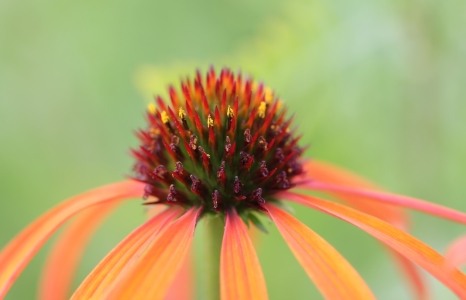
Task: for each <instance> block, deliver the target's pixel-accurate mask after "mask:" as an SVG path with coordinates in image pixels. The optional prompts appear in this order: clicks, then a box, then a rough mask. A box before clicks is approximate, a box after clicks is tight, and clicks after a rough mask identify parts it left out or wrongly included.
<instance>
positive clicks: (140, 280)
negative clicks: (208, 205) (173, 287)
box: [104, 207, 201, 300]
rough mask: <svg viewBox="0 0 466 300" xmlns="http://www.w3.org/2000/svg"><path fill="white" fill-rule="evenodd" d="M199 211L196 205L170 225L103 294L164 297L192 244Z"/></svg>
mask: <svg viewBox="0 0 466 300" xmlns="http://www.w3.org/2000/svg"><path fill="white" fill-rule="evenodd" d="M200 211H201V209H200V208H194V207H193V208H191V209H189V210H188V211H187V212H186V213H185V214H184V215H183V216H181V217H180V218H179V219H178V220H176V221H175V222H173V223H171V224H169V225H167V226H166V227H165V229H164V230H162V232H160V233H159V234H158V235H157V237H156V239H155V240H154V242H153V243H152V244H151V245H150V246H149V247H148V248H147V249H146V250H145V252H144V254H142V256H141V257H140V258H138V261H137V263H136V264H135V265H134V266H133V267H132V268H131V269H130V270H128V271H127V272H126V273H125V274H124V276H123V278H121V280H119V281H117V282H115V283H114V285H113V287H114V288H113V289H112V290H111V291H110V293H109V295H108V297H104V298H110V299H155V300H158V299H163V298H164V296H165V294H166V292H167V290H168V288H169V287H170V284H171V283H172V281H173V279H174V278H175V276H176V274H177V272H178V270H179V269H180V268H181V265H182V263H183V261H184V259H185V257H186V254H187V253H188V250H189V248H190V246H191V241H192V239H193V234H194V228H195V226H196V221H197V218H198V216H199V213H200Z"/></svg>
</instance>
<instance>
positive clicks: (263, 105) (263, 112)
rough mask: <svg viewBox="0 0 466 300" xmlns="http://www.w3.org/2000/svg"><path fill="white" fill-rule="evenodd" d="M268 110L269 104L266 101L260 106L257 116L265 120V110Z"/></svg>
mask: <svg viewBox="0 0 466 300" xmlns="http://www.w3.org/2000/svg"><path fill="white" fill-rule="evenodd" d="M266 109H267V104H266V103H265V101H262V102H261V104H260V105H259V110H258V111H257V114H258V115H259V117H260V118H262V119H263V118H265V110H266Z"/></svg>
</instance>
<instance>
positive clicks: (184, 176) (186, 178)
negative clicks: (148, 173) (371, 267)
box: [172, 161, 191, 189]
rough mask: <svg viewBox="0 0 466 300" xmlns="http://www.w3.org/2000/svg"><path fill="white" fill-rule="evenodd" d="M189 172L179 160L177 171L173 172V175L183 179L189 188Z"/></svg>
mask: <svg viewBox="0 0 466 300" xmlns="http://www.w3.org/2000/svg"><path fill="white" fill-rule="evenodd" d="M189 175H191V174H189V173H188V172H186V170H185V169H184V168H183V164H182V163H181V162H179V161H177V162H176V163H175V171H173V172H172V176H173V177H175V178H176V179H178V180H179V181H181V182H182V183H183V184H184V185H185V186H186V187H187V188H188V189H189V188H190V180H189Z"/></svg>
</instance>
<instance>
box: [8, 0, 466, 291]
mask: <svg viewBox="0 0 466 300" xmlns="http://www.w3.org/2000/svg"><path fill="white" fill-rule="evenodd" d="M465 28H466V2H465V1H462V0H446V1H434V0H424V1H421V0H417V1H413V0H412V1H367V0H353V1H345V0H343V1H270V0H269V1H225V2H221V3H220V2H219V1H196V2H195V1H171V2H161V1H144V2H143V1H132V2H127V3H126V2H125V1H73V2H71V1H66V2H63V1H61V2H60V1H32V0H26V1H13V0H2V1H0V192H1V201H0V228H1V231H0V247H3V245H5V244H6V243H7V242H8V241H9V240H10V239H11V238H12V237H13V236H14V235H15V234H16V233H18V232H19V231H20V230H21V229H22V228H23V227H24V226H26V225H27V224H28V223H29V222H30V221H32V220H33V219H34V218H36V217H37V216H39V215H40V214H41V213H42V212H44V211H46V210H47V209H49V208H50V207H52V206H53V205H54V204H56V203H59V202H60V201H61V200H63V199H65V198H66V197H69V196H71V195H75V194H77V193H80V192H83V191H85V190H88V189H90V188H93V187H97V186H99V185H102V184H105V183H109V182H113V181H116V180H120V179H122V178H124V176H125V175H127V174H129V172H130V170H131V164H132V160H131V158H130V157H129V155H127V154H128V148H129V147H130V146H136V144H137V142H136V139H135V138H134V136H133V130H134V129H136V128H138V127H140V126H143V124H144V120H143V117H142V116H143V111H144V109H145V107H146V104H147V103H148V101H150V98H151V95H152V94H155V93H160V92H161V93H165V87H166V86H167V84H168V83H169V82H172V81H175V83H176V82H177V81H178V79H179V77H180V76H185V75H191V74H193V71H194V68H200V69H201V70H206V69H207V68H208V67H209V65H210V64H213V65H214V66H216V68H217V70H218V69H220V68H221V67H223V66H230V67H231V68H233V69H234V70H237V69H239V68H241V69H242V70H243V71H244V72H248V73H250V74H252V75H253V76H254V77H255V78H257V79H260V80H264V82H266V83H267V84H268V85H269V86H271V87H273V88H274V89H275V90H276V91H277V92H278V94H279V95H281V97H282V98H283V99H284V100H285V101H286V103H287V105H288V106H289V107H290V111H294V112H296V121H297V123H298V124H299V128H300V130H301V132H303V133H305V137H304V139H303V140H304V142H306V143H311V144H312V147H311V148H310V150H309V151H308V152H307V154H308V155H309V156H312V157H315V158H318V159H323V160H328V161H331V162H333V163H336V164H338V165H341V166H344V167H347V168H349V169H352V170H354V171H356V172H358V173H360V174H362V175H365V176H366V177H368V178H370V179H372V180H373V181H375V182H377V183H379V184H380V185H382V186H384V187H386V188H388V189H390V190H392V191H394V192H398V193H402V194H407V195H412V196H416V197H420V198H424V199H427V200H430V201H433V202H437V203H441V204H444V205H447V206H450V207H453V208H456V209H460V210H463V211H466V202H465V200H464V199H465V197H466V184H465V183H464V181H465V178H466V134H465V133H466V120H465V117H466V38H465V35H464V29H465ZM296 215H297V216H298V218H299V219H301V220H302V221H303V222H305V223H306V224H308V225H309V226H310V227H312V228H313V229H314V230H315V231H317V232H318V233H320V234H321V235H322V236H323V237H324V238H325V239H327V240H328V241H330V242H331V243H332V244H333V245H334V246H335V247H336V248H337V249H338V250H339V251H341V252H342V253H343V255H344V256H345V257H346V258H347V259H348V260H349V261H350V262H351V263H352V264H353V265H354V266H355V267H356V268H357V270H358V271H359V272H360V273H361V274H362V276H363V277H364V278H365V279H366V280H367V281H368V283H369V285H370V287H371V288H372V289H373V291H374V292H375V294H376V296H377V297H378V298H380V299H410V298H411V294H410V291H409V290H408V289H407V288H406V285H405V284H404V283H403V281H404V278H402V277H401V276H399V275H398V273H397V268H396V266H395V265H394V264H393V263H392V262H391V261H389V260H388V256H387V254H386V252H385V251H384V250H383V249H382V248H381V247H380V245H379V244H378V243H376V242H375V241H374V240H373V239H372V238H371V237H369V236H368V235H366V234H365V233H362V232H361V231H359V230H357V229H356V228H352V227H351V225H348V224H346V223H343V222H341V221H338V220H334V219H332V218H329V217H326V216H324V215H322V214H320V213H316V212H312V211H310V210H309V209H306V208H300V207H296ZM412 215H413V222H412V228H413V234H414V235H415V236H416V237H419V238H421V239H422V240H424V241H426V242H427V243H428V244H430V245H432V246H433V247H434V248H435V249H437V250H438V251H444V249H445V246H446V245H447V244H448V242H450V241H451V240H452V239H454V238H455V237H457V236H458V235H460V234H461V233H463V232H465V231H466V230H465V228H464V227H462V226H459V225H456V224H452V223H449V222H446V221H442V220H438V219H435V218H433V217H429V216H423V215H421V214H419V213H413V214H412ZM144 218H145V216H144V212H143V208H142V206H140V205H139V204H138V202H134V201H131V202H129V203H127V204H126V205H124V206H123V207H122V208H121V209H120V210H119V211H118V212H117V213H116V214H115V215H113V217H112V218H111V219H110V220H109V221H108V222H106V223H105V225H104V226H103V227H102V230H100V231H99V232H98V233H97V234H96V237H95V238H94V239H93V241H92V244H91V246H90V247H89V249H88V251H87V252H86V254H85V258H84V260H83V262H82V264H81V267H80V270H79V276H78V277H79V278H78V279H79V280H82V278H83V277H84V276H85V274H87V273H88V272H89V271H90V270H91V269H92V267H93V266H95V264H96V263H97V262H98V261H99V259H100V258H102V257H103V255H104V254H105V253H107V252H108V251H109V249H111V248H112V247H113V246H114V245H115V244H116V243H117V242H118V241H120V240H121V239H122V238H123V237H124V236H125V235H126V234H127V233H128V232H130V231H131V229H133V228H134V227H135V226H137V225H138V224H140V223H141V222H143V220H144ZM200 242H202V241H200V240H199V239H198V240H196V243H200ZM49 246H50V245H49V244H47V246H46V247H45V249H44V250H43V251H41V252H40V253H39V255H37V257H36V258H35V259H34V260H33V262H32V263H31V264H30V266H29V267H28V268H27V269H26V271H25V272H24V273H23V275H22V276H21V277H20V278H19V280H18V281H17V283H16V284H15V285H14V286H13V288H12V289H11V291H10V293H9V295H8V297H7V299H32V298H34V297H35V295H36V291H37V284H38V278H39V276H40V269H41V267H42V264H43V261H44V259H45V257H46V256H45V254H46V250H47V248H48V247H49ZM258 252H259V257H260V260H261V263H262V267H263V270H264V273H265V277H266V281H267V285H268V290H269V294H270V298H271V299H285V298H287V299H310V298H312V299H320V297H321V296H320V295H319V294H318V292H317V291H316V289H315V287H314V286H313V284H312V283H311V282H310V280H309V279H308V277H307V276H306V275H305V273H304V271H302V269H301V267H300V266H299V264H298V263H297V262H296V261H295V259H294V257H293V256H292V254H291V253H290V251H289V250H288V248H287V246H286V244H285V243H284V241H283V240H282V239H281V237H280V236H279V234H278V232H277V231H276V229H275V228H274V227H273V225H272V224H270V233H269V234H268V235H264V236H263V238H262V240H261V243H260V248H259V250H258ZM196 262H197V265H198V266H199V265H202V258H200V257H199V258H198V259H197V260H196ZM79 280H77V282H78V281H79ZM429 280H430V283H431V288H432V290H433V291H434V293H435V297H434V299H455V296H453V295H452V294H451V293H450V292H449V291H448V290H447V289H446V288H444V287H443V286H441V285H440V284H439V283H437V281H436V280H435V279H433V278H432V277H429Z"/></svg>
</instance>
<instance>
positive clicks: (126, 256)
mask: <svg viewBox="0 0 466 300" xmlns="http://www.w3.org/2000/svg"><path fill="white" fill-rule="evenodd" d="M169 95H170V102H171V103H170V104H167V103H166V102H165V101H164V100H163V99H162V98H161V97H157V98H156V101H155V104H150V105H149V107H148V110H147V120H148V127H147V128H146V129H144V130H140V131H139V132H138V133H137V136H138V137H139V139H140V141H141V145H140V147H139V148H138V149H134V150H133V151H132V154H133V156H134V157H135V160H136V163H135V165H134V177H133V178H131V179H129V180H126V181H123V182H119V183H114V184H110V185H107V186H104V187H100V188H97V189H95V190H92V191H90V192H87V193H84V194H82V195H78V196H75V197H73V198H71V199H69V200H66V201H65V202H63V203H62V204H60V205H58V206H56V207H55V208H53V209H51V210H50V211H49V212H47V213H45V214H44V215H42V216H41V217H40V218H38V219H37V220H36V221H34V222H33V223H32V224H31V225H29V226H28V227H27V228H26V229H24V230H23V231H22V232H21V233H20V234H19V235H18V236H17V237H16V238H15V239H14V240H13V241H11V242H10V243H9V244H8V245H6V246H5V248H4V249H3V250H2V252H1V253H0V298H3V297H4V296H5V294H6V293H7V291H8V289H9V288H10V286H11V285H12V284H13V282H14V280H15V279H16V277H17V276H19V274H20V273H21V271H22V270H23V269H24V267H25V266H26V265H27V263H28V262H29V261H30V260H31V258H32V257H33V256H34V254H35V253H36V252H37V251H38V250H39V249H40V247H41V246H42V245H43V244H44V243H45V241H46V240H47V239H48V238H49V237H50V236H51V235H52V234H53V233H54V232H55V231H56V230H57V229H58V228H59V227H60V226H61V225H62V224H64V223H65V222H66V221H67V220H68V219H70V218H71V217H73V216H75V215H78V218H77V219H75V220H74V221H73V223H71V226H69V227H67V228H66V229H65V231H64V233H63V235H62V236H61V237H60V238H59V240H58V242H57V243H56V244H55V246H54V248H53V249H52V252H51V255H50V259H49V261H48V263H47V266H46V269H45V273H44V276H43V278H42V285H41V293H40V296H41V298H43V299H63V298H66V296H67V293H68V289H69V286H70V281H71V276H72V274H73V272H74V270H75V268H76V265H77V262H78V260H79V257H80V254H81V252H82V248H83V246H84V242H85V241H86V240H87V238H88V237H89V235H90V234H91V233H92V232H93V231H94V230H95V228H96V227H97V225H98V223H99V221H101V220H102V219H103V217H104V216H106V215H107V214H109V213H110V212H111V210H112V209H113V208H115V207H116V206H117V205H118V204H120V203H121V202H122V201H124V200H125V199H128V198H137V197H139V198H140V197H143V198H144V204H145V205H147V206H149V207H153V211H154V214H153V216H151V217H150V218H149V219H148V220H147V221H146V222H145V223H143V224H142V225H141V226H140V227H138V228H136V229H135V230H134V231H133V232H132V233H130V234H129V235H128V236H127V237H126V238H125V239H124V240H123V241H121V242H120V243H119V244H118V245H117V246H116V247H115V248H114V249H113V250H112V251H111V252H110V253H109V254H108V255H107V256H106V257H105V258H104V259H103V260H102V261H101V262H100V263H99V264H98V265H97V266H96V267H95V269H94V270H93V271H92V272H91V273H90V274H89V275H88V276H87V277H86V278H85V280H84V281H83V282H82V283H81V285H80V286H79V287H78V289H77V290H76V291H75V292H74V294H73V296H72V298H73V299H89V298H93V299H97V298H98V299H100V298H112V299H128V298H131V299H162V298H164V297H165V296H166V293H167V291H168V290H169V288H170V286H171V283H172V282H173V281H174V278H175V277H176V276H185V277H186V276H187V274H186V271H183V270H184V267H183V264H184V262H185V260H186V257H187V255H188V252H189V248H190V245H191V242H192V239H193V234H194V230H195V228H196V224H197V223H198V222H199V221H200V220H201V219H209V220H210V222H209V226H210V227H211V228H212V229H213V231H217V232H219V231H220V232H221V233H222V234H221V235H218V234H217V235H215V234H213V235H212V237H211V238H212V243H213V244H212V245H215V243H217V244H218V245H220V244H221V249H220V250H219V251H218V253H216V255H217V256H219V257H217V258H216V255H213V256H212V262H213V266H214V267H213V268H212V271H213V274H214V276H213V277H212V278H213V281H212V288H213V290H214V295H213V298H217V297H218V296H219V295H218V294H215V293H216V291H217V290H216V287H219V289H218V291H219V294H220V296H221V299H223V300H225V299H267V289H266V283H265V280H264V277H263V275H262V271H261V267H260V265H259V261H258V258H257V256H256V253H255V250H254V246H253V243H252V240H251V238H250V236H249V235H248V231H247V227H246V226H249V224H253V226H256V227H258V228H263V227H264V225H263V224H262V223H261V217H258V216H262V217H264V216H265V217H268V218H270V219H271V220H272V221H273V222H274V223H275V225H276V226H277V228H278V230H279V232H280V233H281V235H282V236H283V238H284V240H285V241H286V242H287V244H288V246H289V247H290V249H291V251H292V252H293V254H294V255H295V256H296V258H297V260H298V261H299V262H300V264H301V265H302V267H303V268H304V270H305V271H306V273H307V274H308V276H309V277H310V278H311V279H312V281H313V282H314V284H315V285H316V286H317V288H318V289H319V291H320V292H321V293H322V295H323V296H324V297H325V298H327V299H374V296H373V294H372V292H371V290H370V289H369V287H368V286H367V285H366V283H365V281H364V280H363V279H362V278H361V276H360V275H359V274H358V273H357V272H356V270H354V268H353V267H352V266H351V265H350V264H349V263H348V262H347V261H346V260H345V259H344V258H343V257H342V256H341V255H340V254H339V253H338V251H336V250H335V249H334V248H333V247H332V246H331V245H330V244H329V243H328V242H326V241H325V240H324V239H323V238H321V237H320V236H319V235H318V234H317V233H315V232H314V231H313V230H312V229H310V228H308V227H307V226H305V225H304V224H303V223H301V222H300V221H299V220H297V219H296V218H295V217H293V216H292V215H291V214H290V213H288V212H287V211H286V210H285V209H284V208H283V207H284V206H283V203H284V202H285V201H291V202H296V203H299V204H302V205H304V206H308V207H311V208H313V209H315V210H318V211H321V212H323V213H326V214H329V215H332V216H334V217H336V218H339V219H341V220H343V221H346V222H348V223H350V224H352V225H354V226H357V227H359V228H360V229H362V230H364V231H365V232H367V233H369V234H370V235H372V236H374V237H375V238H376V239H378V240H379V241H381V242H382V243H383V244H384V245H386V246H387V247H388V248H389V249H391V250H392V253H393V257H394V259H396V260H397V261H399V263H400V265H401V266H402V267H403V272H404V273H405V274H406V275H407V276H408V279H409V281H410V282H411V285H412V287H413V289H414V292H415V293H416V298H418V299H426V298H427V297H428V291H427V289H426V286H425V283H424V281H423V279H422V277H421V275H420V274H419V272H418V270H417V268H416V266H415V265H418V266H420V267H421V268H423V269H425V270H426V271H427V272H429V273H430V274H432V275H433V276H435V277H436V278H437V279H438V280H439V281H441V282H442V283H443V284H444V285H445V286H447V287H448V288H450V289H451V290H452V291H453V292H454V293H455V294H456V295H458V296H459V297H460V298H466V276H465V274H463V273H462V272H461V271H460V270H458V269H457V268H456V267H455V266H454V265H453V263H454V262H455V260H454V259H446V258H445V257H443V256H442V255H440V254H439V253H437V252H436V251H435V250H433V249H432V248H431V247H429V246H428V245H426V244H424V243H423V242H421V241H420V240H418V239H416V238H414V237H413V236H411V235H410V234H408V233H407V232H406V229H407V217H406V215H405V213H404V211H403V210H402V208H410V209H415V210H419V211H422V212H425V213H429V214H432V215H435V216H438V217H442V218H446V219H449V220H452V221H456V222H459V223H463V224H466V214H464V213H461V212H458V211H455V210H452V209H449V208H445V207H443V206H440V205H436V204H432V203H429V202H425V201H422V200H418V199H414V198H410V197H406V196H399V195H394V194H390V193H387V192H384V191H382V190H381V189H379V188H378V187H376V186H375V185H373V184H371V183H369V182H367V181H365V180H363V179H361V178H359V177H358V176H356V175H354V174H351V173H350V172H348V171H345V170H342V169H341V168H338V167H336V166H332V165H330V164H327V163H323V162H319V161H315V160H311V161H309V160H305V159H304V158H303V156H302V155H303V150H304V148H302V147H300V146H299V145H298V142H299V140H300V136H297V135H296V132H295V130H294V129H293V127H291V124H292V118H290V117H287V114H286V112H287V111H286V108H285V107H284V106H283V104H282V101H281V100H280V99H279V98H278V97H277V96H276V95H275V93H274V91H273V90H272V89H270V88H269V87H266V86H264V85H263V84H258V83H257V82H255V81H253V80H252V79H249V78H243V77H242V75H241V74H238V75H235V74H234V73H233V72H231V71H229V70H228V69H223V70H222V71H221V73H220V74H219V75H218V76H217V75H216V74H215V71H214V70H213V69H212V68H211V69H210V70H209V71H208V72H207V76H206V77H205V78H203V77H202V76H201V74H200V73H199V72H197V73H196V76H195V79H194V81H193V83H192V82H191V81H190V80H189V79H188V80H186V81H184V82H182V84H181V94H179V93H178V92H177V90H176V89H175V88H174V87H170V88H169ZM182 99H183V100H182ZM309 191H311V192H316V191H317V192H324V193H327V194H329V195H332V196H334V197H336V198H338V199H340V200H341V201H342V202H344V203H345V204H346V205H343V204H340V203H337V202H332V201H328V200H324V199H321V198H319V197H317V196H314V195H310V194H309V193H308V192H309ZM223 228H224V230H223ZM222 230H223V232H222ZM462 244H464V240H459V242H458V243H456V244H455V245H453V246H452V248H451V249H452V250H451V251H450V253H453V254H450V255H449V257H454V256H455V253H460V250H459V247H462V246H461V245H462ZM458 245H460V246H458ZM213 247H214V246H213ZM219 247H220V246H219ZM213 252H215V251H213ZM214 254H215V253H214ZM456 256H457V255H456ZM463 260H464V259H463ZM218 264H219V265H218ZM180 270H182V271H180ZM215 274H218V277H216V276H215ZM185 281H187V279H185ZM178 289H179V288H178ZM178 292H179V291H178Z"/></svg>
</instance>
